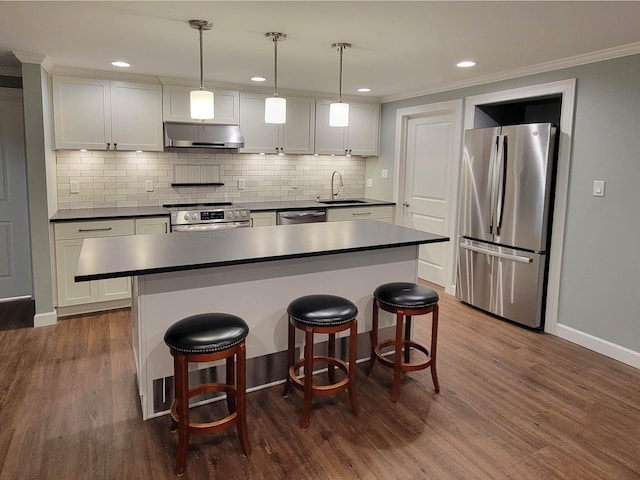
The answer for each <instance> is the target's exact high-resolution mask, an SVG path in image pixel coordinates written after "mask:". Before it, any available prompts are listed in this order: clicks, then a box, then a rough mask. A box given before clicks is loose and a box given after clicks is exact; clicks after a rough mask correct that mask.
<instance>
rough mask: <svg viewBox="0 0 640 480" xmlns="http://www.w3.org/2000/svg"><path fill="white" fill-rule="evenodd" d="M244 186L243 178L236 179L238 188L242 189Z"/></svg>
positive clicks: (245, 186) (245, 185)
mask: <svg viewBox="0 0 640 480" xmlns="http://www.w3.org/2000/svg"><path fill="white" fill-rule="evenodd" d="M245 188H247V182H246V181H245V179H244V178H239V179H238V190H244V189H245Z"/></svg>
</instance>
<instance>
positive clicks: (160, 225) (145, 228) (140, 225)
mask: <svg viewBox="0 0 640 480" xmlns="http://www.w3.org/2000/svg"><path fill="white" fill-rule="evenodd" d="M146 233H156V234H158V233H169V218H168V217H148V218H136V235H143V234H146Z"/></svg>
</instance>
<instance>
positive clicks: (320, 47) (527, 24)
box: [0, 1, 640, 100]
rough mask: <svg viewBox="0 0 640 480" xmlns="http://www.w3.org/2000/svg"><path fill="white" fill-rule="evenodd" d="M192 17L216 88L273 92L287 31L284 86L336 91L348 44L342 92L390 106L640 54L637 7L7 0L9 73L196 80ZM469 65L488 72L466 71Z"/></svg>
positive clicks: (3, 26) (0, 15) (2, 62)
mask: <svg viewBox="0 0 640 480" xmlns="http://www.w3.org/2000/svg"><path fill="white" fill-rule="evenodd" d="M189 19H205V20H210V21H212V22H213V24H214V25H213V29H212V30H211V31H208V32H205V33H204V77H205V81H206V82H207V83H212V84H216V83H217V84H240V85H243V84H244V85H255V84H254V83H253V82H251V81H250V77H252V76H254V75H262V76H264V77H266V78H267V82H266V83H264V84H262V85H263V86H264V85H266V86H268V87H270V88H273V44H272V42H271V41H269V40H267V39H265V38H264V33H265V32H272V31H276V32H283V33H286V34H287V35H288V39H287V40H286V41H284V42H282V43H280V44H279V48H278V85H279V89H280V90H281V91H287V90H289V91H307V92H316V93H326V94H328V95H329V96H332V95H336V94H337V90H338V63H339V56H338V52H337V51H336V50H335V49H332V48H331V44H332V43H335V42H349V43H352V44H353V48H351V49H348V50H346V51H345V53H344V80H343V94H344V95H345V96H349V95H364V96H373V97H377V98H380V99H383V100H391V99H396V98H404V97H410V96H413V95H417V94H421V93H429V92H433V91H438V90H444V89H449V88H452V87H457V86H465V85H471V84H476V83H483V82H486V81H491V80H495V79H499V78H508V77H510V76H511V77H512V76H517V75H520V74H524V73H533V72H534V71H542V70H550V69H553V68H557V67H559V66H566V65H567V64H571V63H572V62H573V63H574V64H575V63H585V62H587V61H589V59H590V58H593V57H591V56H589V54H592V53H593V52H600V51H602V50H609V49H613V51H612V52H605V53H607V54H611V55H612V56H615V55H616V54H619V53H615V52H620V51H622V52H623V53H624V54H629V53H638V52H640V28H638V25H640V2H637V1H631V2H614V1H601V2H597V1H587V2H560V1H548V2H523V1H516V2H507V1H497V2H482V1H474V2H423V1H412V2H389V1H386V2H385V1H377V2H367V1H349V2H331V1H319V2H318V1H316V2H312V1H283V2H266V1H258V2H255V1H254V2H249V1H228V2H218V1H207V2H199V1H196V2H186V1H180V2H176V1H173V2H171V1H161V2H151V1H143V2H142V1H139V2H131V1H129V2H120V1H118V2H84V1H72V2H57V1H47V2H6V1H0V66H4V67H19V65H20V64H19V62H17V60H16V59H15V57H14V56H13V55H12V54H11V52H29V53H39V54H45V55H46V56H47V62H48V63H47V65H50V66H49V67H48V68H49V69H50V71H52V72H56V71H60V70H62V69H65V68H72V69H74V68H82V69H90V70H104V71H107V72H109V71H110V72H115V71H118V72H120V71H121V69H116V68H115V67H112V66H111V65H110V62H111V61H112V60H126V61H127V62H129V63H130V64H131V67H130V68H128V69H127V73H132V74H144V75H152V76H155V77H161V78H167V77H168V78H182V79H185V80H186V81H190V82H191V83H193V84H194V85H197V84H198V76H199V66H198V32H197V31H196V30H193V29H191V28H190V27H189V26H188V24H187V21H188V20H189ZM620 47H624V48H620ZM605 56H606V55H605ZM575 57H578V58H575ZM464 59H473V60H476V61H477V62H478V65H477V66H475V67H473V68H468V69H461V68H457V67H456V66H455V64H456V63H457V62H458V61H460V60H464ZM567 59H572V60H571V61H569V62H567ZM532 66H533V67H534V68H531V67H532ZM359 87H369V88H371V92H370V93H368V94H359V93H357V92H356V89H357V88H359Z"/></svg>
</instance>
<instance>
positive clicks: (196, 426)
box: [171, 383, 238, 435]
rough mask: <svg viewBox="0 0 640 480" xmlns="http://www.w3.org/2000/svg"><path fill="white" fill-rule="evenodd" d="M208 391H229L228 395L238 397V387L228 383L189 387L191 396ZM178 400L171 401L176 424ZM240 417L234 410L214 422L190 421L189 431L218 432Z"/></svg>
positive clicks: (198, 432) (200, 433) (199, 432)
mask: <svg viewBox="0 0 640 480" xmlns="http://www.w3.org/2000/svg"><path fill="white" fill-rule="evenodd" d="M208 392H227V395H231V396H232V397H234V399H235V397H236V393H237V392H236V388H235V387H234V386H233V385H227V384H224V383H205V384H202V385H198V386H197V387H195V388H191V389H189V398H192V397H195V396H196V395H201V394H203V393H208ZM177 408H178V401H177V400H174V401H173V402H172V403H171V418H172V419H173V421H174V422H176V424H178V423H179V422H178V412H177ZM237 418H238V413H237V412H232V413H230V414H229V415H227V416H226V417H224V418H222V419H220V420H215V421H212V422H204V423H203V422H189V433H194V434H198V435H204V434H209V433H217V432H221V431H222V430H225V429H227V428H228V427H229V426H230V425H232V424H234V423H236V421H237Z"/></svg>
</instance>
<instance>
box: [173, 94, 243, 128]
mask: <svg viewBox="0 0 640 480" xmlns="http://www.w3.org/2000/svg"><path fill="white" fill-rule="evenodd" d="M193 89H194V88H191V87H183V86H178V85H164V86H163V87H162V108H163V114H164V121H165V122H199V123H200V122H201V123H217V124H224V125H238V119H239V117H240V94H239V93H238V91H237V90H213V115H214V118H213V119H211V120H194V119H192V118H191V112H190V107H189V104H190V100H189V98H190V97H189V94H190V92H191V90H193Z"/></svg>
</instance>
